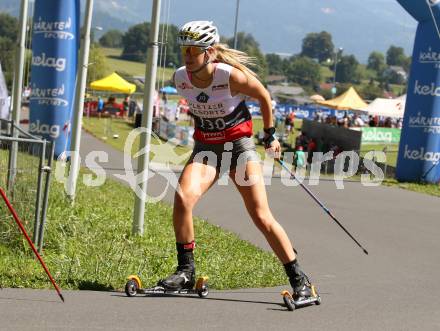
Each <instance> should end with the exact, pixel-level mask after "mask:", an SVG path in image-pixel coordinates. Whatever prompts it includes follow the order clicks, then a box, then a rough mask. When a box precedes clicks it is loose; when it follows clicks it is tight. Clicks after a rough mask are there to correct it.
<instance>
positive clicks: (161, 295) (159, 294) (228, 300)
mask: <svg viewBox="0 0 440 331" xmlns="http://www.w3.org/2000/svg"><path fill="white" fill-rule="evenodd" d="M221 293H229V294H239V293H247V294H249V293H261V292H221ZM270 293H272V292H270ZM214 295H215V294H214ZM112 296H116V297H121V298H122V297H124V298H127V296H126V295H125V294H122V293H118V294H113V295H112ZM145 297H154V298H182V299H195V300H213V301H226V302H240V303H256V304H263V305H274V306H277V307H282V308H284V309H279V308H278V309H275V308H267V309H268V310H279V311H284V310H286V311H287V309H285V307H286V306H285V304H284V303H279V302H269V301H258V300H243V299H234V298H213V297H205V298H199V297H198V296H197V295H191V294H172V293H170V294H164V293H154V294H148V295H144V294H140V295H138V296H135V297H132V298H130V299H133V298H138V299H142V298H145Z"/></svg>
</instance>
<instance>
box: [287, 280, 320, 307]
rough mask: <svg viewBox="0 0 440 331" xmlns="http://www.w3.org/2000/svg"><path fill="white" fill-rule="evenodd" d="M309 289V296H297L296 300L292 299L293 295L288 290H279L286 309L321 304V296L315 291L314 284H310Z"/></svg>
mask: <svg viewBox="0 0 440 331" xmlns="http://www.w3.org/2000/svg"><path fill="white" fill-rule="evenodd" d="M311 290H312V295H311V296H310V297H307V298H299V299H297V300H295V299H294V297H293V295H292V294H291V293H290V292H289V291H283V292H281V295H282V296H283V301H284V304H285V305H286V307H287V309H288V310H290V311H293V310H295V309H296V308H299V307H303V306H308V305H311V304H315V305H317V306H319V305H320V304H321V297H320V296H319V294H318V292H317V291H316V288H315V286H314V285H311Z"/></svg>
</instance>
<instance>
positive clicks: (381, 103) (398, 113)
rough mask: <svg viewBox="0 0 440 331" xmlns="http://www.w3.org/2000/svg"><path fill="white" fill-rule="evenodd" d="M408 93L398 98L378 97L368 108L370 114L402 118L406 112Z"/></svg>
mask: <svg viewBox="0 0 440 331" xmlns="http://www.w3.org/2000/svg"><path fill="white" fill-rule="evenodd" d="M405 102H406V95H403V96H401V97H398V98H396V99H383V98H377V99H375V100H374V101H373V102H372V103H370V104H369V105H368V107H367V109H366V111H367V113H368V115H373V116H375V115H377V116H384V117H394V118H401V117H403V113H404V112H405Z"/></svg>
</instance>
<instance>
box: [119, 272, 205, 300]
mask: <svg viewBox="0 0 440 331" xmlns="http://www.w3.org/2000/svg"><path fill="white" fill-rule="evenodd" d="M207 281H208V277H200V278H198V279H197V282H196V284H195V286H194V288H189V289H185V288H183V289H180V290H169V289H166V288H165V287H163V286H161V285H156V286H154V287H149V288H142V284H141V281H140V279H139V277H138V276H135V275H131V276H129V277H128V281H127V283H126V284H125V293H126V294H127V296H129V297H134V296H136V295H137V294H144V295H147V296H148V295H155V294H156V295H157V294H165V295H166V294H173V295H179V294H197V295H198V296H199V297H200V298H206V297H207V296H208V294H209V287H208V282H207Z"/></svg>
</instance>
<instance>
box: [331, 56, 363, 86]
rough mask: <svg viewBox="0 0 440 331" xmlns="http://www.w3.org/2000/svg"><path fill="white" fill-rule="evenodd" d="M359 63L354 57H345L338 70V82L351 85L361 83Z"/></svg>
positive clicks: (342, 58)
mask: <svg viewBox="0 0 440 331" xmlns="http://www.w3.org/2000/svg"><path fill="white" fill-rule="evenodd" d="M358 65H359V62H358V61H357V60H356V57H355V56H354V55H345V56H342V57H341V61H340V62H339V63H338V65H337V68H336V81H337V82H340V83H351V82H357V81H359V75H358V71H357V67H358Z"/></svg>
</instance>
